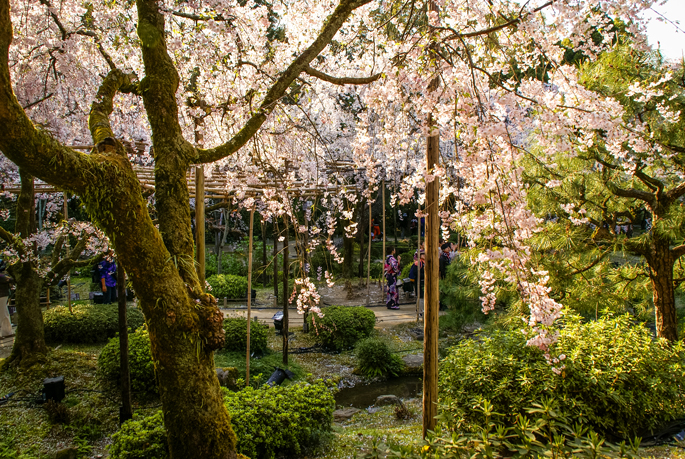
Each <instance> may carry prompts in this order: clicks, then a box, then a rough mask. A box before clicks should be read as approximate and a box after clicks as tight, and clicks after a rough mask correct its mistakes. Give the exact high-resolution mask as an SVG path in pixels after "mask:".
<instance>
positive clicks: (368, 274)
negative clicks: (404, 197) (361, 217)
mask: <svg viewBox="0 0 685 459" xmlns="http://www.w3.org/2000/svg"><path fill="white" fill-rule="evenodd" d="M372 216H373V212H371V198H369V254H368V255H367V259H366V306H369V304H370V302H371V282H370V281H369V280H370V279H371V241H372V239H371V230H372V228H371V221H372V218H371V217H372Z"/></svg>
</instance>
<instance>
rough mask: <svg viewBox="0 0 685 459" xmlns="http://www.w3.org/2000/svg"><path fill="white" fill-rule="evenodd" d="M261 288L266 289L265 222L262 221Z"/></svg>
mask: <svg viewBox="0 0 685 459" xmlns="http://www.w3.org/2000/svg"><path fill="white" fill-rule="evenodd" d="M261 224H262V287H264V288H266V278H267V277H269V276H268V275H267V274H266V222H265V221H264V220H263V219H262V220H261Z"/></svg>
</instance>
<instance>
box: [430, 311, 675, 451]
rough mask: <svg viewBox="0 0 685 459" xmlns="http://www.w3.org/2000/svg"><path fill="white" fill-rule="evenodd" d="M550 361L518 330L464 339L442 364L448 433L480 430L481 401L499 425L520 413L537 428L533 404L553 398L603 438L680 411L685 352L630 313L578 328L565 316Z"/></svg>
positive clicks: (651, 425)
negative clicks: (635, 321)
mask: <svg viewBox="0 0 685 459" xmlns="http://www.w3.org/2000/svg"><path fill="white" fill-rule="evenodd" d="M561 325H562V328H561V330H560V336H559V340H558V342H557V343H556V344H554V345H553V346H552V349H551V353H552V355H556V356H557V357H556V358H558V359H559V361H558V362H556V363H555V362H554V361H552V362H551V363H548V362H547V360H546V359H545V356H544V354H543V352H542V351H541V350H539V349H537V348H535V347H531V346H526V341H527V340H528V339H529V336H526V335H525V334H524V333H522V331H520V330H512V331H499V332H495V333H492V334H491V335H489V336H483V337H482V339H480V340H464V341H462V342H461V343H460V344H459V345H458V346H456V347H454V348H452V349H451V351H450V353H449V355H448V356H447V358H446V359H445V360H444V361H442V362H441V365H440V398H439V403H440V405H441V409H442V413H443V415H444V416H445V418H446V419H447V421H448V424H449V425H450V426H452V427H457V426H458V427H459V428H460V429H463V430H470V431H478V429H479V428H482V427H483V426H484V425H485V423H486V422H487V421H486V418H485V416H484V414H483V411H482V410H474V409H473V407H474V406H483V403H484V401H485V400H489V401H490V403H491V404H492V411H494V412H495V413H501V414H502V418H503V419H501V421H502V422H503V423H504V424H507V425H514V424H515V422H516V421H515V420H516V417H517V416H518V415H519V414H520V415H525V416H527V417H528V419H530V420H531V423H532V424H534V423H535V421H536V419H537V417H539V416H540V414H539V413H536V412H530V411H529V408H530V407H531V406H533V405H534V404H540V403H541V402H542V401H543V399H545V398H551V399H553V400H552V401H553V402H555V403H556V405H557V406H558V409H559V410H560V411H561V412H562V413H564V414H565V415H566V416H567V417H568V418H569V419H573V420H577V422H580V423H583V424H585V425H587V426H590V427H592V428H593V429H594V430H595V431H596V432H598V433H600V434H603V435H606V436H608V437H614V438H616V437H621V438H626V437H630V438H632V437H633V436H634V435H636V434H637V433H638V432H640V431H643V430H652V429H658V428H659V427H661V426H663V425H664V424H667V423H668V422H670V421H671V420H673V419H676V418H678V417H682V416H683V414H684V413H685V386H683V385H682V381H683V378H684V377H685V366H683V358H684V357H685V351H684V349H683V345H682V344H681V343H680V342H679V343H669V342H667V341H665V340H656V341H655V340H653V339H652V336H651V332H650V331H649V330H648V329H646V328H645V327H644V326H641V325H635V324H633V322H632V318H631V317H630V316H629V315H624V316H619V317H603V318H601V319H600V320H598V321H592V322H588V323H583V322H582V320H581V319H580V318H579V317H577V316H572V315H570V314H567V315H566V316H565V318H564V320H563V323H562V324H561Z"/></svg>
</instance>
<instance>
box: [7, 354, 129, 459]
mask: <svg viewBox="0 0 685 459" xmlns="http://www.w3.org/2000/svg"><path fill="white" fill-rule="evenodd" d="M84 347H85V346H84ZM98 352H99V347H90V348H87V347H86V350H64V349H58V350H54V351H51V352H50V353H49V354H48V356H47V359H46V362H45V363H44V364H43V365H35V366H33V367H31V368H28V369H16V368H9V369H6V370H4V371H2V372H1V373H0V394H2V395H5V394H8V393H10V392H15V393H16V395H15V396H14V397H13V400H11V401H10V402H9V403H8V404H7V405H4V406H3V407H2V408H0V439H2V442H1V443H0V455H2V454H6V456H2V457H17V458H30V457H42V456H44V455H46V454H49V453H51V452H54V451H55V450H57V449H61V448H64V447H67V446H71V447H75V448H78V449H79V452H80V454H81V455H82V456H83V455H94V454H102V453H104V445H105V444H106V441H105V439H106V438H107V437H108V436H110V435H111V434H112V433H113V432H114V431H116V429H117V427H118V413H119V403H118V401H117V399H118V395H117V394H116V393H110V392H100V390H101V388H100V387H99V385H98V381H97V379H96V377H95V370H96V365H97V353H98ZM55 376H64V379H65V385H66V390H67V394H66V398H65V399H64V400H63V402H62V405H64V406H65V407H66V410H65V415H64V416H62V417H60V419H59V421H55V422H52V421H50V416H49V412H48V411H47V410H46V408H45V405H39V404H37V403H35V402H34V401H32V400H31V399H36V398H38V395H39V393H40V390H41V388H42V385H43V379H45V378H49V377H55ZM19 398H22V399H25V400H19ZM17 451H21V452H22V454H23V455H24V456H21V455H18V453H16V452H17Z"/></svg>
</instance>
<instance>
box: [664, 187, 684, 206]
mask: <svg viewBox="0 0 685 459" xmlns="http://www.w3.org/2000/svg"><path fill="white" fill-rule="evenodd" d="M683 195H685V182H683V183H681V184H679V185H677V186H676V187H675V188H672V189H670V190H668V191H667V192H666V199H667V200H668V202H673V201H675V200H676V199H678V198H679V197H681V196H683Z"/></svg>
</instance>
